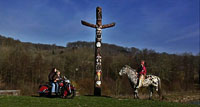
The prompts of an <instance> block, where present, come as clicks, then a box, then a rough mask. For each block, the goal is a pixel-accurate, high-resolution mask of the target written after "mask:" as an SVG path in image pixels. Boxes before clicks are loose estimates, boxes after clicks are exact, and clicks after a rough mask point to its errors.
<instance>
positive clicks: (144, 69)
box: [140, 66, 147, 75]
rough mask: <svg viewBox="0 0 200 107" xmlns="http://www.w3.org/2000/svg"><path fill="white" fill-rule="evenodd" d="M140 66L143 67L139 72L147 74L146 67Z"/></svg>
mask: <svg viewBox="0 0 200 107" xmlns="http://www.w3.org/2000/svg"><path fill="white" fill-rule="evenodd" d="M142 68H143V70H142V71H141V72H140V74H142V75H146V74H147V70H146V67H145V66H143V67H142Z"/></svg>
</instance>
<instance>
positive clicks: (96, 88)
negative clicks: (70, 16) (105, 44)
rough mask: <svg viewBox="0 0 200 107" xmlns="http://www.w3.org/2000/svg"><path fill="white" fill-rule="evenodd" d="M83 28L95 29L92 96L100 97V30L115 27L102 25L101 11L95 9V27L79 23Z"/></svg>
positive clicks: (86, 23) (84, 22) (99, 8)
mask: <svg viewBox="0 0 200 107" xmlns="http://www.w3.org/2000/svg"><path fill="white" fill-rule="evenodd" d="M81 23H82V24H83V25H85V26H89V27H92V28H96V40H95V61H94V67H95V71H94V95H95V96H101V85H102V84H101V83H102V82H101V80H102V76H101V74H102V65H101V58H102V57H101V39H102V38H101V30H102V29H105V28H109V27H113V26H115V23H111V24H106V25H102V9H101V7H97V8H96V25H94V24H90V23H88V22H86V21H81Z"/></svg>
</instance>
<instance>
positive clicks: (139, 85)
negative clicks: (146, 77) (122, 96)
mask: <svg viewBox="0 0 200 107" xmlns="http://www.w3.org/2000/svg"><path fill="white" fill-rule="evenodd" d="M141 85H142V81H141V79H139V84H138V86H137V87H136V88H140V87H141Z"/></svg>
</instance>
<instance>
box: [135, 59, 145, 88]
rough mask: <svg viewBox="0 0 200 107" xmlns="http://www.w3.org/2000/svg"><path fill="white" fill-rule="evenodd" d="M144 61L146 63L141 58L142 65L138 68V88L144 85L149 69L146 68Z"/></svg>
mask: <svg viewBox="0 0 200 107" xmlns="http://www.w3.org/2000/svg"><path fill="white" fill-rule="evenodd" d="M144 63H145V61H144V60H141V65H140V67H139V69H138V77H139V82H138V85H137V87H136V88H140V87H141V86H142V82H143V81H144V79H145V76H146V73H147V70H146V67H145V66H144Z"/></svg>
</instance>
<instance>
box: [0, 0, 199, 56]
mask: <svg viewBox="0 0 200 107" xmlns="http://www.w3.org/2000/svg"><path fill="white" fill-rule="evenodd" d="M97 6H100V7H102V13H103V24H108V23H111V22H116V26H115V27H112V28H108V29H104V30H103V32H102V39H103V40H102V42H104V43H110V44H116V45H119V46H124V47H136V48H139V49H144V48H147V49H153V50H155V51H157V52H168V53H184V52H192V53H193V54H197V53H198V52H199V35H200V34H199V29H200V28H199V27H200V24H199V0H0V34H1V35H4V36H7V37H12V38H14V39H18V40H20V41H23V42H33V43H44V44H56V45H61V46H66V44H67V43H68V42H74V41H90V42H91V41H94V39H95V29H92V28H89V27H86V26H83V25H81V22H80V21H81V20H85V21H87V22H90V23H94V24H95V23H96V22H95V21H96V13H95V12H96V7H97Z"/></svg>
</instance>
